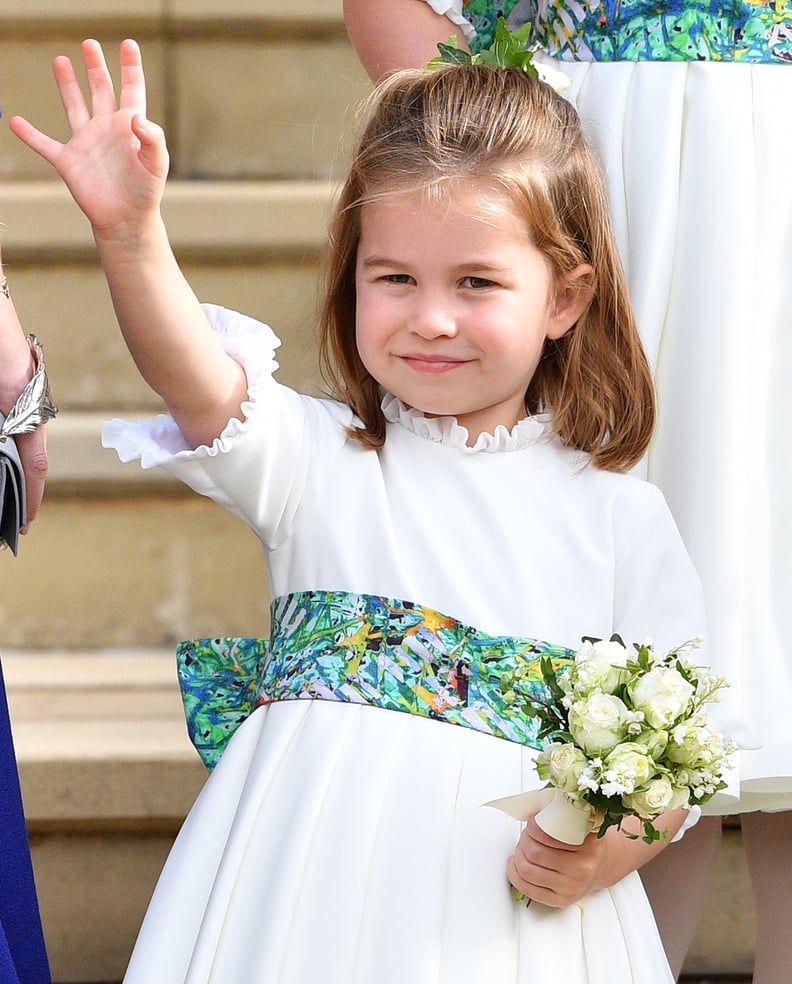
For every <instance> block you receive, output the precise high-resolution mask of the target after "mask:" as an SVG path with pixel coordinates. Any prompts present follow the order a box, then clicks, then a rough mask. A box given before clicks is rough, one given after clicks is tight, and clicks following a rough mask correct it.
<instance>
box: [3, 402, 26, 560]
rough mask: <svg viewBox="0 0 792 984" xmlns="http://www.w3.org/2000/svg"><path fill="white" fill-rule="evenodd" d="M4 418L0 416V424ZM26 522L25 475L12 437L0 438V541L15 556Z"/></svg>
mask: <svg viewBox="0 0 792 984" xmlns="http://www.w3.org/2000/svg"><path fill="white" fill-rule="evenodd" d="M4 420H5V418H4V417H3V415H2V414H0V424H2V423H3V422H4ZM26 522H27V510H26V507H25V473H24V471H23V470H22V464H21V462H20V460H19V452H18V451H17V446H16V442H15V441H14V438H13V437H0V541H2V543H3V544H5V545H6V546H8V547H9V548H10V549H11V552H12V553H13V554H14V556H16V552H17V547H18V545H19V531H20V529H21V528H22V527H23V526H24V525H25V523H26Z"/></svg>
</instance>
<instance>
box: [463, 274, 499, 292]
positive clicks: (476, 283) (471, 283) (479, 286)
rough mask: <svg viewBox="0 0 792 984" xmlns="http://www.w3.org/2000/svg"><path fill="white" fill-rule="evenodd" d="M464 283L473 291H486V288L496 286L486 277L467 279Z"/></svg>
mask: <svg viewBox="0 0 792 984" xmlns="http://www.w3.org/2000/svg"><path fill="white" fill-rule="evenodd" d="M462 283H463V285H464V286H465V287H470V288H471V290H484V289H485V288H486V287H493V286H494V281H492V280H487V278H486V277H465V279H464V280H463V281H462Z"/></svg>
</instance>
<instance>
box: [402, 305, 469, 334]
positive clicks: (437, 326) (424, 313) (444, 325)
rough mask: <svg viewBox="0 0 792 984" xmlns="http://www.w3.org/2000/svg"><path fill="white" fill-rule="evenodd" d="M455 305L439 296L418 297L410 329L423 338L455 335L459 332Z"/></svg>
mask: <svg viewBox="0 0 792 984" xmlns="http://www.w3.org/2000/svg"><path fill="white" fill-rule="evenodd" d="M457 330H458V329H457V319H456V315H455V313H454V311H453V306H452V305H451V304H449V303H448V302H447V301H446V300H444V299H442V298H438V297H424V298H420V299H417V301H416V305H415V309H414V311H413V314H412V317H411V319H410V331H412V332H413V333H414V334H416V335H419V336H420V337H421V338H440V337H441V336H445V337H449V338H450V337H453V336H454V335H456V334H457Z"/></svg>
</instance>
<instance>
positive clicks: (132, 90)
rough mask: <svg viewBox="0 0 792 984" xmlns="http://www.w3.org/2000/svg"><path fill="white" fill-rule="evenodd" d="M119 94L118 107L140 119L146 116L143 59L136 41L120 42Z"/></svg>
mask: <svg viewBox="0 0 792 984" xmlns="http://www.w3.org/2000/svg"><path fill="white" fill-rule="evenodd" d="M120 54H121V93H120V96H119V107H120V108H121V109H128V110H131V111H132V112H133V113H137V114H139V115H140V116H142V117H145V115H146V79H145V76H144V75H143V59H142V57H141V54H140V48H139V47H138V44H137V42H136V41H132V40H130V39H129V38H128V39H127V40H126V41H122V42H121V52H120Z"/></svg>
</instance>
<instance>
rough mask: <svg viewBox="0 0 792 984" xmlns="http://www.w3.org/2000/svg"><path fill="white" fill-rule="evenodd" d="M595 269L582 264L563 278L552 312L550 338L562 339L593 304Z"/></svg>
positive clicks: (549, 328)
mask: <svg viewBox="0 0 792 984" xmlns="http://www.w3.org/2000/svg"><path fill="white" fill-rule="evenodd" d="M593 293H594V269H593V268H592V267H590V266H589V265H588V263H581V264H580V266H576V267H575V269H574V270H570V271H569V273H567V274H564V276H563V277H562V278H561V280H560V282H559V284H558V289H557V290H556V293H555V297H554V298H553V300H552V307H551V310H550V323H549V327H548V330H547V337H548V338H561V336H562V335H565V334H566V333H567V332H568V331H569V329H570V328H571V327H572V326H573V325H574V324H576V323H577V321H578V319H579V318H580V316H581V315H582V314H583V313H584V312H585V310H586V308H587V307H588V306H589V304H590V303H591V295H592V294H593Z"/></svg>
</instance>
